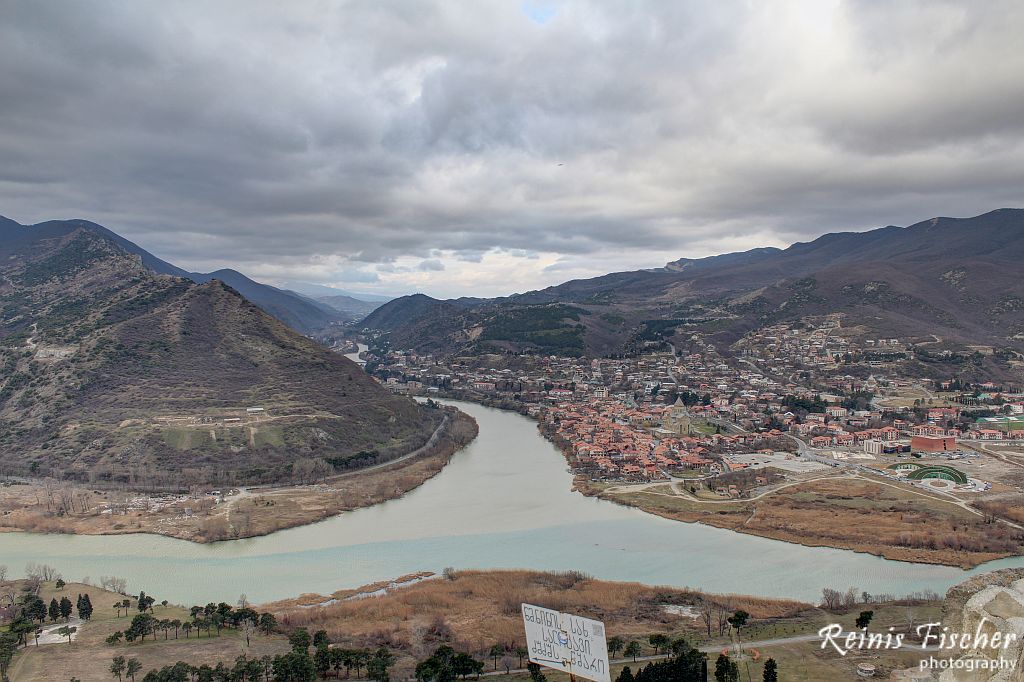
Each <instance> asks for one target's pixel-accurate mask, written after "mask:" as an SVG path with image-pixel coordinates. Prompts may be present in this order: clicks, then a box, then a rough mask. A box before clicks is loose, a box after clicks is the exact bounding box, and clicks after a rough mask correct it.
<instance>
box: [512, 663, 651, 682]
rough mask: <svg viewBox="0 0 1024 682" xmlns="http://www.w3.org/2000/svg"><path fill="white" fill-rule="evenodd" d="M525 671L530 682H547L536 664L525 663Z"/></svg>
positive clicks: (628, 681)
mask: <svg viewBox="0 0 1024 682" xmlns="http://www.w3.org/2000/svg"><path fill="white" fill-rule="evenodd" d="M526 669H527V670H528V671H529V673H530V682H547V680H548V678H547V677H545V676H544V673H542V672H541V671H540V666H539V665H537V664H536V663H534V662H532V661H531V662H530V663H527V664H526ZM626 670H629V668H626ZM619 679H622V678H621V677H620V678H619ZM632 679H633V678H632V676H630V679H629V680H627V681H626V682H632ZM616 682H618V681H616Z"/></svg>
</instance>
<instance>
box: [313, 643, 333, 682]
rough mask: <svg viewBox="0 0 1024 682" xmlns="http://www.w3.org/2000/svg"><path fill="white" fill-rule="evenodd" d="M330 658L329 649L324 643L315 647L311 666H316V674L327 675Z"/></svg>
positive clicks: (329, 667)
mask: <svg viewBox="0 0 1024 682" xmlns="http://www.w3.org/2000/svg"><path fill="white" fill-rule="evenodd" d="M332 660H333V659H332V658H331V650H330V648H329V647H328V646H327V645H326V644H324V645H323V646H318V647H316V651H314V652H313V667H314V668H316V673H317V675H319V676H320V677H327V673H328V671H330V669H331V662H332Z"/></svg>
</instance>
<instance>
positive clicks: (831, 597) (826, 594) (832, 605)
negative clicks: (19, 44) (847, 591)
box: [821, 587, 844, 611]
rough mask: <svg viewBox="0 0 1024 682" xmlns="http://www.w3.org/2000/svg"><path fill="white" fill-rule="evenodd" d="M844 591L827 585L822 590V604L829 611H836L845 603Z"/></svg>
mask: <svg viewBox="0 0 1024 682" xmlns="http://www.w3.org/2000/svg"><path fill="white" fill-rule="evenodd" d="M843 596H844V595H843V593H842V592H840V591H839V590H833V589H832V588H831V587H826V588H824V589H823V590H822V591H821V605H822V606H824V607H825V608H826V609H828V610H829V611H834V610H836V609H837V608H839V605H840V604H842V603H843Z"/></svg>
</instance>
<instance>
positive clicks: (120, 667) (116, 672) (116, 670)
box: [110, 656, 125, 680]
mask: <svg viewBox="0 0 1024 682" xmlns="http://www.w3.org/2000/svg"><path fill="white" fill-rule="evenodd" d="M124 667H125V660H124V656H114V660H113V662H112V663H111V664H110V674H111V675H113V676H114V677H116V678H117V679H118V680H120V679H121V675H122V674H123V673H124Z"/></svg>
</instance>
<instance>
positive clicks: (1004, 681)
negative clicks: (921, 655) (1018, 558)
mask: <svg viewBox="0 0 1024 682" xmlns="http://www.w3.org/2000/svg"><path fill="white" fill-rule="evenodd" d="M943 623H944V625H945V626H947V627H948V628H949V630H950V632H955V633H963V634H966V635H970V637H969V638H968V640H969V641H968V642H966V644H965V646H963V647H961V648H959V649H958V650H956V652H955V655H953V656H949V655H948V654H947V653H946V652H943V653H942V655H941V656H940V655H939V654H938V653H936V654H935V658H940V657H941V658H953V659H955V660H957V661H958V662H960V663H961V665H960V666H958V668H957V669H953V668H952V667H951V668H950V669H947V670H944V671H943V672H942V673H941V674H940V676H939V680H940V682H1024V569H1003V570H1000V571H994V572H992V573H986V574H984V575H979V576H975V577H973V578H971V579H970V580H967V581H965V582H963V583H960V584H959V585H957V586H955V587H952V588H950V590H949V592H948V593H947V594H946V603H945V605H944V607H943ZM997 634H998V635H999V641H1000V646H995V647H994V646H992V643H993V639H994V638H995V637H996V635H997ZM972 666H973V667H974V669H973V670H972V669H970V667H972Z"/></svg>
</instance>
